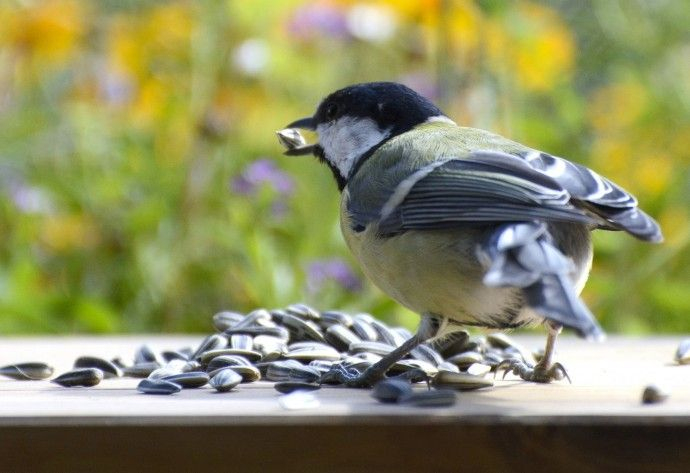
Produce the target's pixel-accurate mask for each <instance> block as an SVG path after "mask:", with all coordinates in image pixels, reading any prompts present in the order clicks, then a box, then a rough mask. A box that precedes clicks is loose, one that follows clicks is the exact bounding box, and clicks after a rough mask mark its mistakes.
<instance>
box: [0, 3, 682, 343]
mask: <svg viewBox="0 0 690 473" xmlns="http://www.w3.org/2000/svg"><path fill="white" fill-rule="evenodd" d="M0 25H1V26H0V196H1V198H0V333H2V334H7V333H51V332H52V333H57V332H64V333H74V332H91V333H93V332H137V331H147V332H183V331H208V329H209V328H210V327H211V324H210V317H211V315H212V314H213V313H215V312H216V311H218V310H221V309H231V310H239V311H248V310H251V309H254V308H256V307H268V308H272V307H280V306H284V305H287V304H289V303H293V302H298V301H304V302H307V303H310V304H312V305H314V306H315V307H317V308H320V309H330V308H340V309H344V310H349V311H353V312H362V311H369V312H371V313H373V314H375V315H376V316H378V317H380V318H383V319H387V320H389V321H391V322H397V323H403V324H406V325H408V326H414V325H415V323H416V320H417V318H416V317H415V316H413V315H412V314H409V313H408V312H406V311H404V310H402V309H401V308H399V307H398V306H396V304H394V303H392V302H391V301H390V300H389V299H388V298H387V297H386V296H384V295H383V294H382V293H380V292H378V291H377V290H376V289H375V288H373V287H372V286H371V285H370V284H369V283H368V282H367V281H365V280H364V279H363V276H362V274H361V272H360V271H359V269H358V268H357V267H356V265H354V264H353V260H352V259H351V258H350V257H349V255H348V253H347V250H346V248H345V245H344V243H343V240H342V238H341V236H340V230H339V228H338V224H337V208H338V193H337V189H336V187H335V185H334V182H332V177H331V175H330V172H329V171H328V170H327V169H326V168H325V167H323V166H319V165H317V164H316V162H315V161H314V160H313V159H310V158H308V157H305V158H287V157H284V156H282V155H281V153H282V148H281V147H280V146H279V145H278V143H277V141H276V137H275V134H274V131H275V130H277V129H280V128H282V127H283V126H284V125H285V124H287V123H289V122H290V121H292V120H294V119H296V118H301V117H303V116H306V115H310V114H311V113H312V111H313V110H314V108H315V107H316V105H317V104H318V101H319V100H320V99H321V98H322V97H323V96H324V95H325V94H327V93H328V92H330V91H333V90H335V89H337V88H340V87H343V86H345V85H348V84H350V83H354V82H364V81H371V80H394V81H400V82H403V83H405V84H407V85H409V86H411V87H413V88H415V89H416V90H418V91H419V92H421V93H422V94H424V95H426V96H428V97H430V98H432V99H433V100H434V101H435V102H436V103H437V104H439V105H440V106H441V108H442V109H443V110H444V111H445V112H446V113H447V114H448V115H449V116H451V117H452V118H453V119H455V120H456V121H457V122H458V123H460V124H463V125H468V126H476V127H481V128H486V129H491V130H493V131H496V132H499V133H501V134H504V135H507V136H509V137H511V138H513V139H515V140H518V141H521V142H524V143H526V144H528V145H530V146H533V147H537V148H540V149H544V150H545V151H549V152H551V153H554V154H557V155H560V156H563V157H567V158H569V159H571V160H574V161H577V162H580V163H583V164H586V165H588V166H590V167H592V168H594V169H595V170H597V171H599V172H601V173H603V174H604V175H606V176H608V177H609V178H611V179H613V180H614V181H616V182H617V183H619V184H620V185H622V186H623V187H625V188H626V189H628V190H629V191H632V192H633V193H635V194H636V195H637V197H638V198H639V200H640V202H641V204H642V207H643V208H644V209H645V210H647V211H648V212H649V213H651V214H652V215H653V216H655V217H656V218H657V219H658V220H659V222H660V223H661V226H662V228H663V230H664V233H665V236H666V241H665V243H664V244H663V245H660V246H657V245H647V244H643V243H641V242H638V241H636V240H634V239H633V238H631V237H629V236H626V235H624V234H621V233H614V232H598V233H597V234H596V237H595V248H596V252H595V263H594V268H593V271H592V275H591V277H590V281H589V284H588V285H587V287H586V289H585V292H584V298H585V300H586V301H587V303H588V304H589V305H590V307H591V308H592V310H593V311H594V313H595V314H597V315H598V316H599V318H600V320H601V322H602V324H603V326H604V327H605V328H606V329H608V330H609V331H613V332H624V333H658V332H673V331H676V332H678V331H686V332H687V331H690V315H689V314H690V251H688V245H689V242H690V205H689V204H690V198H689V197H688V196H689V195H690V172H689V164H690V29H689V28H688V25H690V3H688V2H680V1H674V0H654V1H641V0H640V1H635V0H629V1H628V0H619V1H615V0H600V1H597V0H589V1H587V0H583V1H579V2H569V1H567V0H551V1H538V0H533V1H514V2H504V1H488V0H485V1H479V0H477V1H469V0H468V1H442V0H380V1H349V0H330V1H329V0H323V1H298V0H290V1H273V0H252V1H242V0H237V1H230V0H226V1H213V0H199V1H191V0H190V1H145V0H136V1H135V0H130V1H126V0H109V1H108V0H102V1H87V0H44V1H43V0H4V1H2V2H1V3H0Z"/></svg>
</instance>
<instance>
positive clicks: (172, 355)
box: [161, 350, 189, 362]
mask: <svg viewBox="0 0 690 473" xmlns="http://www.w3.org/2000/svg"><path fill="white" fill-rule="evenodd" d="M161 356H162V357H163V359H164V360H165V361H166V362H170V361H172V360H182V361H187V360H188V359H189V356H188V355H186V354H184V353H182V352H181V351H175V350H165V351H162V352H161Z"/></svg>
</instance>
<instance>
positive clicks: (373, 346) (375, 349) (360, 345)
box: [350, 340, 395, 356]
mask: <svg viewBox="0 0 690 473" xmlns="http://www.w3.org/2000/svg"><path fill="white" fill-rule="evenodd" d="M394 349H395V347H394V346H391V345H386V344H385V343H381V342H372V341H366V340H365V341H363V342H355V343H351V344H350V352H352V353H363V352H368V353H374V354H375V355H381V356H384V355H387V354H389V353H390V352H392V351H393V350H394Z"/></svg>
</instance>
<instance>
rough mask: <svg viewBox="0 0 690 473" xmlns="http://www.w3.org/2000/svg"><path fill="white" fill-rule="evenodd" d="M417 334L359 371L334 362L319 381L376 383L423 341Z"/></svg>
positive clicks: (351, 384) (355, 384) (364, 385)
mask: <svg viewBox="0 0 690 473" xmlns="http://www.w3.org/2000/svg"><path fill="white" fill-rule="evenodd" d="M418 335H419V334H415V335H414V336H413V337H412V338H408V339H407V340H405V342H404V343H403V344H402V345H400V346H399V347H397V348H396V349H395V350H393V351H391V352H390V353H388V354H387V355H385V356H384V357H383V358H381V359H380V360H379V361H377V362H376V363H374V364H373V365H371V366H370V367H368V368H367V369H366V370H364V371H363V372H361V373H360V372H359V371H357V370H356V369H354V368H347V367H345V366H343V365H342V364H336V365H334V366H333V367H332V368H331V369H330V370H329V371H328V372H326V373H324V374H323V376H322V377H321V382H322V383H330V382H336V383H340V384H345V385H346V386H349V387H351V388H370V387H372V386H373V385H374V384H376V382H377V381H379V380H381V379H383V378H384V377H385V374H386V371H388V369H389V368H390V367H391V366H393V365H394V364H395V363H397V362H398V361H400V360H402V359H403V358H404V357H405V355H407V354H408V353H409V352H410V351H412V350H414V349H415V347H417V346H418V345H419V344H420V343H422V342H423V341H424V340H421V339H420V338H419V336H418Z"/></svg>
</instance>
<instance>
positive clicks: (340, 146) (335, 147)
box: [316, 117, 391, 178]
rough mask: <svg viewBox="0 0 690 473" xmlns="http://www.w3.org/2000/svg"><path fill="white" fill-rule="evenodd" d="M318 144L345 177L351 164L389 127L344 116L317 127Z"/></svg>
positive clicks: (380, 138)
mask: <svg viewBox="0 0 690 473" xmlns="http://www.w3.org/2000/svg"><path fill="white" fill-rule="evenodd" d="M316 132H317V133H318V134H319V144H320V145H321V147H322V148H323V150H324V152H325V155H326V158H327V159H328V160H329V161H330V162H331V163H333V165H334V166H335V167H337V168H338V170H339V171H340V175H341V176H343V177H345V178H347V177H348V175H349V174H350V170H351V169H352V166H354V164H355V162H356V161H357V159H358V158H359V157H360V156H362V155H363V154H364V153H365V152H366V151H367V150H368V149H370V148H371V147H372V146H375V145H377V144H378V143H380V142H381V141H383V140H385V139H386V138H388V137H389V136H390V134H391V130H390V129H385V130H382V129H380V128H379V127H378V125H377V124H376V122H375V121H374V120H372V119H370V118H355V117H343V118H340V119H338V120H336V121H335V122H333V123H325V124H321V125H319V126H318V127H316Z"/></svg>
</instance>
